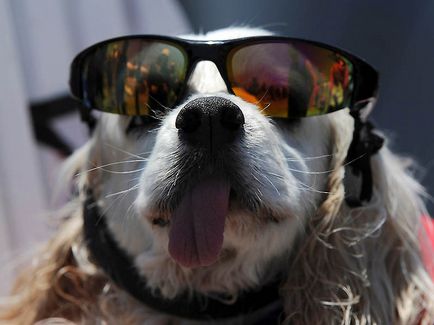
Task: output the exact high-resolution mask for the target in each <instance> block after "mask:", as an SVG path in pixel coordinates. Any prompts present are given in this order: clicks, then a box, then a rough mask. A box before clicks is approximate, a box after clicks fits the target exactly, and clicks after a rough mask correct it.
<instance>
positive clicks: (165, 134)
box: [0, 28, 434, 324]
mask: <svg viewBox="0 0 434 325" xmlns="http://www.w3.org/2000/svg"><path fill="white" fill-rule="evenodd" d="M267 35H270V33H269V32H267V31H264V30H259V29H252V28H229V29H224V30H218V31H215V32H210V33H208V34H206V35H187V36H185V37H183V38H184V39H190V40H207V41H215V40H227V39H235V38H241V37H256V36H267ZM116 51H118V50H115V52H114V53H117V52H116ZM163 54H164V55H166V56H167V53H164V51H163V52H162V54H161V55H162V56H161V60H163V59H165V58H164V56H163ZM269 54H270V53H265V52H264V53H261V52H260V51H257V52H255V53H252V54H251V55H257V56H259V57H260V58H262V59H265V57H266V55H269ZM276 55H277V54H276ZM116 58H117V59H119V56H117V57H116ZM119 60H120V59H119ZM157 60H160V58H158V59H155V61H157ZM214 63H215V62H214ZM214 63H212V62H210V61H208V60H199V62H198V63H197V64H196V65H194V67H192V72H191V76H190V77H189V78H188V80H187V81H185V83H186V87H187V89H186V91H185V92H183V95H182V97H181V98H178V99H177V101H176V105H172V106H173V107H171V106H170V105H168V104H167V103H164V104H162V105H161V106H165V108H166V109H165V110H164V112H163V113H161V114H159V115H157V116H155V117H153V118H151V119H147V118H142V117H141V116H126V115H121V114H110V113H107V112H103V113H101V114H100V116H99V117H98V119H97V121H96V123H95V124H96V126H95V128H94V130H93V133H92V136H91V138H90V140H89V141H88V142H87V143H86V144H85V145H84V146H83V147H82V148H80V149H79V150H77V151H76V152H75V153H74V154H73V155H72V157H70V158H69V159H68V161H67V162H66V163H65V167H64V170H63V174H62V175H63V176H62V177H61V180H62V182H63V183H65V184H74V191H73V192H74V195H73V197H72V198H71V200H70V202H69V203H68V204H67V206H66V207H65V209H63V212H62V213H63V214H64V215H66V216H67V217H65V218H64V221H63V222H62V224H61V226H60V227H59V230H58V232H57V233H56V235H55V236H54V238H53V239H52V240H51V241H50V242H49V243H48V244H47V246H46V247H45V248H44V249H43V251H41V252H40V253H39V254H38V255H37V256H36V257H35V260H34V262H33V263H32V265H31V266H30V267H28V268H27V269H25V270H24V272H23V273H22V274H21V275H20V276H19V277H18V279H17V283H16V285H15V288H14V291H13V294H14V295H13V297H12V298H11V299H9V300H8V302H7V303H4V304H3V305H2V306H1V310H2V312H1V316H0V319H2V320H3V321H4V322H5V323H7V324H33V323H36V322H37V323H38V324H44V323H50V324H51V322H53V323H57V322H58V323H70V322H75V323H83V324H169V323H170V324H172V323H173V324H190V323H192V324H206V323H210V324H211V323H212V324H273V323H291V324H338V323H339V324H433V323H434V285H433V278H431V275H430V268H429V264H427V263H429V258H432V256H433V255H432V247H431V248H430V247H429V243H428V239H427V233H426V231H425V230H424V227H423V226H422V222H423V220H425V221H426V222H429V221H427V220H429V219H423V217H422V216H424V215H426V208H425V206H424V203H423V197H424V191H423V188H422V187H421V185H420V184H419V183H418V182H417V181H416V180H415V179H414V177H413V176H412V174H411V172H410V167H411V162H410V161H409V160H408V159H404V158H401V157H398V156H397V155H395V154H393V153H392V152H391V151H390V150H389V149H388V146H387V143H386V144H384V145H382V141H381V139H382V137H383V136H382V135H381V134H380V133H379V131H377V130H374V129H373V128H372V126H370V125H369V123H368V122H367V116H368V113H369V111H370V109H371V107H372V101H370V102H367V103H365V104H366V105H365V106H364V108H363V110H361V112H362V113H361V115H360V116H358V117H355V116H354V115H352V113H351V108H343V109H339V110H336V111H335V112H331V113H328V114H319V115H318V116H310V117H306V118H304V117H303V118H294V119H279V118H274V117H270V116H267V114H264V112H262V111H263V110H267V105H269V102H270V101H272V100H273V96H274V98H279V96H283V95H282V91H281V90H278V89H277V90H273V91H271V90H270V91H269V92H270V93H271V92H272V93H273V94H269V96H268V97H266V96H265V95H264V96H263V98H257V101H256V102H255V101H254V100H253V101H249V100H246V98H245V97H243V96H241V95H239V94H238V95H236V94H234V93H233V92H230V91H229V90H228V87H227V83H226V80H224V79H225V77H224V76H222V75H221V71H220V69H217V68H216V65H215V64H214ZM128 64H131V65H133V63H128ZM240 64H241V63H240ZM344 64H345V62H341V61H340V62H339V65H338V66H336V67H335V68H334V74H335V77H333V80H334V81H333V82H334V84H333V85H334V86H336V85H337V83H339V87H340V88H339V87H338V88H335V89H336V91H335V92H334V95H333V96H334V98H335V99H333V100H337V99H336V98H339V96H341V97H342V96H344V95H342V94H345V88H348V87H349V86H347V85H348V84H349V81H348V80H349V79H348V78H349V77H348V75H347V74H346V72H345V71H344V70H343V68H342V67H343V65H344ZM132 69H133V70H134V69H135V70H134V71H138V70H139V68H138V67H135V68H132ZM143 69H144V68H143ZM143 69H142V70H141V71H142V73H145V72H143ZM159 69H162V68H161V66H159ZM257 69H262V67H261V65H260V64H259V65H258V66H257ZM151 70H152V69H151ZM339 71H343V72H342V73H341V77H339V78H338V77H336V74H339V73H340V72H339ZM146 73H151V72H148V71H146ZM261 73H264V74H266V73H267V71H264V72H261ZM129 77H131V76H129V75H126V76H125V80H127V81H125V92H126V93H128V91H129V89H130V88H131V87H132V88H131V89H137V87H136V88H135V85H136V84H135V82H136V81H135V79H134V78H133V77H131V78H130V79H128V78H129ZM339 80H340V81H339ZM93 82H95V81H93ZM101 82H102V81H101ZM89 83H91V81H90V77H89ZM155 83H156V81H155ZM165 86H167V85H163V84H161V85H160V84H159V86H158V87H154V88H152V87H149V88H147V90H146V91H147V92H149V94H148V95H149V97H152V92H154V94H155V95H154V97H157V98H160V97H161V96H162V95H158V94H157V92H158V91H162V90H161V89H163V88H164V87H165ZM128 87H130V88H128ZM162 87H163V88H162ZM173 87H175V86H173ZM252 87H253V88H254V85H252ZM256 87H258V86H257V85H256ZM312 87H313V86H312ZM314 88H315V87H313V88H312V89H314ZM89 89H90V88H89ZM90 91H91V90H89V92H90ZM300 91H305V90H303V89H301V88H300ZM311 91H312V92H313V90H311ZM315 91H321V90H320V89H319V90H318V89H317V90H315ZM129 95H130V97H129V98H131V101H135V100H136V101H139V100H141V98H142V97H140V96H145V95H146V94H145V92H144V90H143V91H140V92H137V91H136V93H134V91H133V92H131V91H130V93H129ZM125 96H126V95H125ZM158 96H160V97H158ZM163 97H164V98H166V97H168V95H167V94H165V95H164V96H163ZM305 99H306V98H305ZM275 100H277V99H275ZM308 100H310V99H309V98H307V99H306V100H305V101H308ZM160 104H161V103H160ZM261 105H263V106H261ZM290 105H292V104H290ZM166 106H168V107H166ZM216 112H217V113H216ZM222 112H223V113H222ZM86 114H87V113H86ZM198 116H199V117H198ZM203 116H205V117H203ZM87 117H88V120H89V121H92V122H94V120H93V119H91V118H90V117H89V116H87ZM204 118H205V120H204ZM204 121H205V122H204ZM200 123H202V124H200ZM222 125H223V126H222ZM210 134H211V135H212V136H211V138H212V139H210ZM356 138H357V139H358V140H357V139H356ZM355 139H356V140H357V141H356V140H355ZM363 139H368V140H366V141H365V140H363ZM354 143H357V144H358V146H357V145H354ZM372 143H373V144H374V145H372ZM360 147H361V149H360ZM369 150H371V151H369ZM358 164H359V165H358ZM363 193H364V194H363ZM65 211H66V212H65ZM422 246H423V247H422ZM422 249H423V251H422ZM427 257H428V258H427ZM424 258H425V260H424ZM427 261H428V262H427ZM431 271H432V270H431Z"/></svg>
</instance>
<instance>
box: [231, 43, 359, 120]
mask: <svg viewBox="0 0 434 325" xmlns="http://www.w3.org/2000/svg"><path fill="white" fill-rule="evenodd" d="M227 64H228V66H227V69H228V77H229V80H230V82H231V86H232V90H233V92H234V93H235V94H236V95H237V96H239V97H241V98H243V99H244V100H246V101H248V102H251V103H255V104H257V105H258V106H259V107H261V108H262V109H263V111H264V113H265V114H267V115H269V116H272V117H303V116H312V115H319V114H325V113H328V112H332V111H335V110H337V109H340V108H343V107H347V106H348V105H349V103H350V101H351V94H352V90H353V80H352V70H353V66H352V64H351V62H350V61H348V60H347V59H345V58H344V57H342V56H340V55H339V54H337V53H335V52H333V51H330V50H327V49H324V48H321V47H319V46H316V45H312V44H309V43H306V42H302V41H291V42H290V43H289V42H277V41H276V42H273V43H270V42H267V43H258V44H254V45H248V46H241V47H238V48H236V49H234V50H233V51H232V52H231V53H230V55H229V58H228V63H227Z"/></svg>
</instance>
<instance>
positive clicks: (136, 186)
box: [105, 184, 140, 198]
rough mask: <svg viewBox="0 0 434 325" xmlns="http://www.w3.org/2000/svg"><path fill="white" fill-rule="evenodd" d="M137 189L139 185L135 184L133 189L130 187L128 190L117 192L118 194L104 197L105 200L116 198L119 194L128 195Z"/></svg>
mask: <svg viewBox="0 0 434 325" xmlns="http://www.w3.org/2000/svg"><path fill="white" fill-rule="evenodd" d="M139 187H140V185H139V184H136V185H134V186H133V187H130V188H129V189H126V190H122V191H119V192H116V193H110V194H107V195H106V196H105V198H111V197H113V196H116V195H120V194H124V193H128V192H131V191H134V190H136V189H138V188H139Z"/></svg>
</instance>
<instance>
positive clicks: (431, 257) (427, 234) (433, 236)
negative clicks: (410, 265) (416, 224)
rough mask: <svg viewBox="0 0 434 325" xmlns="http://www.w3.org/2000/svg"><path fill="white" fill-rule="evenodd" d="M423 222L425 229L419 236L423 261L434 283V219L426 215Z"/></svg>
mask: <svg viewBox="0 0 434 325" xmlns="http://www.w3.org/2000/svg"><path fill="white" fill-rule="evenodd" d="M421 221H422V226H423V228H424V230H423V232H421V234H420V236H419V241H420V249H421V251H422V259H423V261H424V263H425V267H426V269H427V270H428V273H429V274H430V275H431V278H432V279H433V281H434V219H432V218H430V216H428V215H424V216H422V220H421Z"/></svg>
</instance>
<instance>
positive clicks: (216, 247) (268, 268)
mask: <svg viewBox="0 0 434 325" xmlns="http://www.w3.org/2000/svg"><path fill="white" fill-rule="evenodd" d="M267 34H268V33H267V32H264V31H260V30H252V29H230V30H222V31H218V32H214V33H210V34H208V35H206V36H201V37H198V36H190V37H187V38H190V39H192V38H196V39H197V38H200V39H205V40H219V39H231V38H239V37H246V36H257V35H267ZM163 54H164V53H163ZM256 54H257V55H258V56H259V57H262V59H266V58H265V56H266V55H267V54H268V55H269V54H270V53H266V52H264V53H252V54H251V55H256ZM166 56H167V55H166ZM118 59H119V58H118ZM337 60H338V59H337ZM338 61H339V60H338ZM337 63H340V62H337ZM128 64H130V65H131V67H130V68H131V69H136V70H137V69H138V70H140V69H145V70H146V69H148V68H146V67H142V68H140V67H132V66H133V65H134V64H133V63H131V62H129V63H128ZM340 64H341V65H342V63H340ZM169 65H170V64H169ZM169 65H168V66H169ZM260 68H261V67H258V69H260ZM310 68H311V67H310ZM310 68H309V63H305V69H304V72H305V73H308V70H309V69H310ZM160 69H161V67H160ZM191 70H192V72H191V75H190V76H189V78H188V80H187V81H186V88H185V91H184V92H183V97H182V98H178V99H177V104H176V105H174V106H173V107H165V109H164V112H160V113H159V114H158V115H157V116H153V117H152V118H149V117H147V118H143V117H140V116H133V117H131V116H122V115H118V114H107V113H103V114H102V115H101V116H100V118H99V121H98V124H97V127H96V129H95V131H94V133H93V137H92V139H91V141H90V143H89V145H88V146H87V149H86V150H87V151H88V158H89V166H88V169H89V171H88V172H87V173H85V174H84V175H85V177H84V180H85V183H86V186H87V187H90V188H91V189H92V191H93V193H94V195H95V196H96V198H97V199H98V205H99V207H100V210H101V214H102V215H104V216H105V218H106V219H107V223H108V225H109V228H110V230H111V232H112V233H113V236H114V237H115V239H116V241H117V242H118V243H119V245H120V246H121V247H122V248H123V249H125V250H126V251H127V252H128V253H129V254H130V255H132V256H133V257H134V258H135V263H136V265H137V268H138V269H139V270H140V272H141V273H143V274H144V275H145V276H146V277H147V278H148V279H150V283H151V285H152V284H153V283H154V282H153V280H152V279H154V280H155V282H158V283H156V284H155V285H156V286H157V287H160V289H161V287H164V286H168V287H170V288H172V289H173V290H170V289H167V290H164V288H163V289H162V291H163V293H168V294H169V292H171V293H174V292H176V291H177V289H179V287H178V284H175V282H176V280H172V279H174V278H182V279H183V281H182V282H183V283H184V285H185V283H187V285H186V286H189V285H190V286H192V287H195V288H196V289H197V288H199V289H204V290H214V291H220V290H223V289H225V290H226V289H227V288H229V290H230V291H231V292H236V291H237V290H239V289H240V288H243V287H246V286H254V285H257V284H258V283H259V282H260V281H262V279H263V278H264V277H266V276H273V275H274V274H275V273H277V272H279V271H280V268H281V265H282V263H280V261H282V260H285V259H287V257H288V255H289V254H290V253H291V250H292V246H293V242H294V239H295V238H296V236H297V235H300V236H302V235H303V229H304V226H305V224H306V221H307V220H309V218H312V217H313V216H314V215H315V214H317V213H318V209H319V207H320V206H321V205H322V204H323V202H324V201H325V200H326V198H327V197H330V196H332V197H331V198H330V200H332V202H333V204H329V206H328V207H327V206H326V207H323V209H336V208H339V206H340V203H341V202H342V199H343V188H342V178H343V165H344V162H345V158H346V155H347V150H348V147H349V145H350V143H351V140H352V132H353V118H352V117H351V116H350V113H349V111H348V110H347V109H341V110H340V111H337V112H334V113H331V114H323V115H320V116H312V117H308V118H297V117H296V118H285V119H282V118H272V117H270V116H267V114H264V111H266V110H267V108H268V106H269V105H270V102H271V101H272V100H273V98H272V97H270V96H265V95H264V96H263V98H258V100H257V101H256V102H255V101H252V100H247V99H246V98H245V97H243V96H237V95H235V94H234V91H230V90H229V89H228V87H227V82H226V80H225V79H226V78H227V77H226V76H222V75H221V73H220V72H221V70H220V69H217V67H216V65H215V63H213V62H210V61H207V60H204V61H200V60H199V62H198V63H197V64H195V65H194V66H193V67H192V68H191ZM142 72H143V71H142ZM263 73H267V71H263ZM274 73H275V74H279V73H281V72H277V71H274ZM285 73H286V72H285ZM124 78H125V90H124V91H125V93H128V92H129V88H128V87H129V86H131V85H135V84H134V83H133V81H132V80H129V79H128V76H124ZM286 78H295V79H296V80H302V78H301V77H297V78H298V79H297V78H296V77H292V76H286ZM343 78H347V77H346V76H345V75H343ZM94 82H95V81H94ZM101 82H105V81H101ZM312 82H313V81H312ZM316 82H318V85H319V86H321V87H322V85H321V84H320V83H319V81H316ZM345 82H347V81H345V80H343V81H341V88H342V85H343V84H344V83H345ZM166 86H167V85H166ZM319 86H318V87H319ZM162 87H164V85H163V86H162ZM315 87H317V86H315V85H314V86H313V88H312V89H315ZM326 87H329V86H326ZM136 88H137V87H136ZM330 89H331V88H330ZM152 91H154V92H155V91H158V90H156V89H154V90H152V89H148V90H146V92H149V93H151V92H152ZM267 91H270V90H269V89H268V90H267ZM273 91H274V92H275V94H274V97H277V98H278V97H279V93H278V92H279V91H280V90H273ZM314 91H320V90H318V89H316V90H314ZM341 91H342V89H341ZM144 92H145V90H144ZM309 94H310V93H309ZM130 95H131V94H130ZM141 95H143V94H137V95H134V96H136V100H137V98H138V99H139V100H140V96H141ZM134 96H133V97H134ZM150 96H152V94H150ZM155 96H157V95H155ZM241 97H243V98H241ZM154 99H155V98H154ZM304 100H305V101H306V98H305V99H304ZM307 100H309V98H307ZM159 104H161V103H159ZM276 261H278V262H279V263H276ZM276 265H280V266H279V267H276ZM168 269H170V270H172V271H170V272H169V271H167V270H168ZM162 272H163V273H164V274H167V278H168V279H171V280H167V279H166V281H163V280H161V273H162ZM169 273H170V274H169ZM158 278H160V280H158ZM210 279H211V280H210ZM213 279H214V280H216V281H214V280H213ZM219 281H220V282H219ZM162 282H164V283H162Z"/></svg>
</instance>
